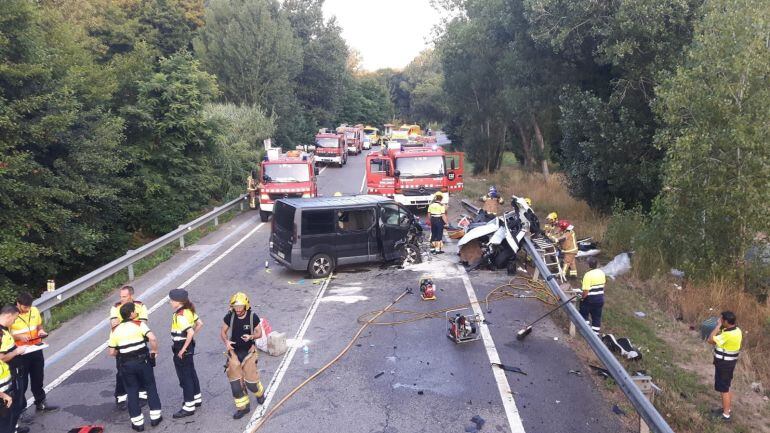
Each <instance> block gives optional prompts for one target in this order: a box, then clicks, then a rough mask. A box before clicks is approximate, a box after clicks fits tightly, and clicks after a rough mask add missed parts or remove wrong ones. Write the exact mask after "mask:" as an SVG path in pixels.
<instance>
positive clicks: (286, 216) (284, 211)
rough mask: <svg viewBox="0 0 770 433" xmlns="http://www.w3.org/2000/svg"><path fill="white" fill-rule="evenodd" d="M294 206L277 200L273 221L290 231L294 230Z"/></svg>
mask: <svg viewBox="0 0 770 433" xmlns="http://www.w3.org/2000/svg"><path fill="white" fill-rule="evenodd" d="M294 210H295V209H294V206H289V205H288V204H286V203H283V202H280V201H279V202H277V203H276V204H275V209H273V221H275V225H276V226H278V227H280V228H282V229H284V230H288V231H290V232H291V231H293V230H294Z"/></svg>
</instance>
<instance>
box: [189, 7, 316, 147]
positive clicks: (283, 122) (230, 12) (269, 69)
mask: <svg viewBox="0 0 770 433" xmlns="http://www.w3.org/2000/svg"><path fill="white" fill-rule="evenodd" d="M205 21H206V26H205V27H203V28H202V29H201V31H200V32H199V35H198V37H197V38H196V39H195V41H194V42H193V45H194V47H195V52H196V54H197V56H198V57H199V58H200V59H201V62H202V65H203V66H204V68H205V69H206V70H207V71H209V72H211V73H213V74H214V75H216V76H217V78H218V79H219V84H220V87H221V89H222V96H223V97H224V99H225V100H226V101H230V102H234V103H236V104H246V105H250V104H257V105H259V106H261V107H265V108H266V109H267V110H268V113H275V114H276V115H277V121H278V129H277V136H276V138H277V142H278V143H280V144H285V145H292V144H294V143H295V142H296V133H295V132H294V131H296V130H299V131H302V130H303V126H304V125H300V126H299V127H298V123H299V124H301V123H302V122H304V120H303V119H302V116H301V109H300V108H299V103H298V102H297V98H296V96H295V87H296V85H295V79H296V78H297V76H298V75H299V74H300V73H301V71H302V46H301V44H300V41H299V40H298V39H297V37H296V36H295V34H294V31H293V29H292V27H291V24H290V22H289V21H288V19H287V16H286V13H285V12H284V11H282V10H281V8H280V5H279V3H278V2H277V1H275V0H253V1H236V2H233V1H228V0H214V1H212V2H211V3H210V4H209V7H208V8H207V10H206V18H205ZM305 129H306V128H305Z"/></svg>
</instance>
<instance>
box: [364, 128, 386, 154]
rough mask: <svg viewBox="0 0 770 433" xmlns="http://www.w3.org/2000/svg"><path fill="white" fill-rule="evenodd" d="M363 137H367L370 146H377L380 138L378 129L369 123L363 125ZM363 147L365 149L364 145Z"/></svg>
mask: <svg viewBox="0 0 770 433" xmlns="http://www.w3.org/2000/svg"><path fill="white" fill-rule="evenodd" d="M364 138H365V139H366V138H369V142H370V144H371V145H372V146H379V145H380V140H381V139H382V137H381V136H380V130H379V129H377V128H375V127H373V126H369V125H366V126H364ZM364 149H366V147H364Z"/></svg>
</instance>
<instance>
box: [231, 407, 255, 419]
mask: <svg viewBox="0 0 770 433" xmlns="http://www.w3.org/2000/svg"><path fill="white" fill-rule="evenodd" d="M249 412H251V407H250V406H246V407H244V408H243V409H237V410H236V411H235V413H234V414H233V419H241V418H243V417H244V415H248V414H249Z"/></svg>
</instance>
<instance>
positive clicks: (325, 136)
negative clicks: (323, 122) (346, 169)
mask: <svg viewBox="0 0 770 433" xmlns="http://www.w3.org/2000/svg"><path fill="white" fill-rule="evenodd" d="M342 137H343V136H342V135H341V134H336V133H334V132H328V131H324V132H319V133H318V134H316V136H315V160H316V162H324V163H327V164H337V166H339V167H342V166H343V165H345V164H347V163H348V152H347V150H346V149H345V140H344V139H343V138H342Z"/></svg>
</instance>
